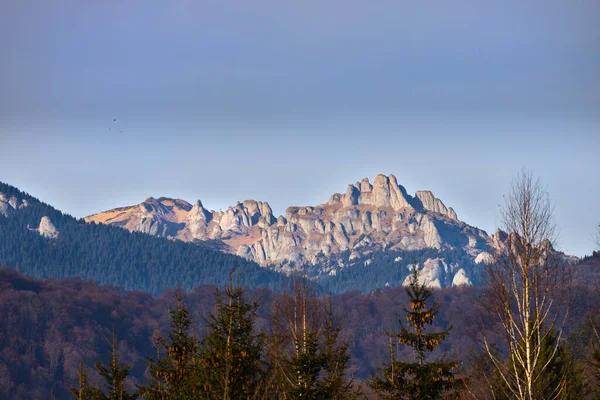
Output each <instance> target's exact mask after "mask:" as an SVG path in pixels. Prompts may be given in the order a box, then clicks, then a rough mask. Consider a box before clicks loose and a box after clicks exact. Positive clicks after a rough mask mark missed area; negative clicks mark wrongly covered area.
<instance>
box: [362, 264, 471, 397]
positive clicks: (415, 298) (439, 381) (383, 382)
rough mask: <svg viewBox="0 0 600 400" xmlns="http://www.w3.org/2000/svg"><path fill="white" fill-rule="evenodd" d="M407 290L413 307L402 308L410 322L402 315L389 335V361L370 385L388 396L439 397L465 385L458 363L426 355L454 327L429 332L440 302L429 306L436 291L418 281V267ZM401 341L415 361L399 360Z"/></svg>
mask: <svg viewBox="0 0 600 400" xmlns="http://www.w3.org/2000/svg"><path fill="white" fill-rule="evenodd" d="M406 293H407V294H408V297H409V299H410V309H407V308H403V309H404V311H405V313H406V320H407V324H408V325H407V326H406V327H405V325H404V323H403V322H402V320H401V319H400V318H399V319H398V322H399V324H400V329H399V330H398V331H397V332H391V333H390V334H388V337H389V350H390V363H389V364H386V365H384V367H383V368H382V370H381V371H380V375H377V376H375V377H374V378H373V379H372V380H371V382H370V386H371V387H372V388H373V389H374V390H375V391H376V392H378V393H381V394H383V395H384V397H383V398H385V399H410V400H424V399H440V398H442V397H444V396H445V395H448V394H449V393H451V392H453V391H457V390H460V388H462V386H463V382H462V379H457V378H456V369H457V367H458V364H457V363H456V362H454V361H447V360H444V359H442V360H439V361H432V362H428V361H427V354H428V353H430V352H431V351H433V350H434V349H435V348H436V347H438V346H439V345H440V343H441V342H442V341H443V340H444V339H446V338H447V337H448V335H449V333H450V329H451V328H449V329H447V330H445V331H441V332H429V333H427V332H426V328H427V326H428V325H431V324H432V323H433V320H434V319H435V317H436V316H437V314H438V312H439V304H438V303H437V302H434V303H433V305H432V306H431V307H430V308H427V307H428V306H427V301H428V300H429V298H430V297H431V296H432V294H433V293H432V291H431V290H430V289H428V288H427V287H426V286H425V284H424V283H419V274H418V269H417V268H416V267H415V268H414V270H413V276H412V281H411V283H410V285H409V286H408V287H407V288H406ZM398 343H399V344H402V345H405V346H408V347H411V348H412V349H413V350H414V352H415V355H416V357H415V358H416V360H415V361H413V362H405V361H399V360H397V359H396V354H395V351H394V348H395V346H396V345H397V344H398Z"/></svg>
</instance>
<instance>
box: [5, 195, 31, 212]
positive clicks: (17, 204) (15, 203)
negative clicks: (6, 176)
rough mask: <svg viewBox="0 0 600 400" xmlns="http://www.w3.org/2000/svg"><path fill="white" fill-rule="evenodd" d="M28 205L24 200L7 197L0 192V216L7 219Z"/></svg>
mask: <svg viewBox="0 0 600 400" xmlns="http://www.w3.org/2000/svg"><path fill="white" fill-rule="evenodd" d="M28 205H29V204H28V203H27V200H26V199H21V198H19V197H17V196H9V195H8V194H6V193H2V192H0V216H4V217H8V216H9V215H10V214H12V213H13V212H16V211H18V210H20V209H23V208H25V207H27V206H28Z"/></svg>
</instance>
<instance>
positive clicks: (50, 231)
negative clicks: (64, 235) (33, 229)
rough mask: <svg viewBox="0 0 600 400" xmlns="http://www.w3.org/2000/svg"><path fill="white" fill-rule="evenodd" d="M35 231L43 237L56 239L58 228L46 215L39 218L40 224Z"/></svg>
mask: <svg viewBox="0 0 600 400" xmlns="http://www.w3.org/2000/svg"><path fill="white" fill-rule="evenodd" d="M37 231H38V232H39V233H40V235H42V236H43V237H45V238H48V239H56V238H58V230H57V229H56V227H55V226H54V225H53V224H52V221H50V218H48V217H42V219H41V220H40V226H39V227H38V228H37Z"/></svg>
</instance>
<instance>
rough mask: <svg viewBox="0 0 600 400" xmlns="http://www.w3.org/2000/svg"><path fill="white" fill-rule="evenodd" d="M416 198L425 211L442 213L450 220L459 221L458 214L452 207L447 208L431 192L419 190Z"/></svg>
mask: <svg viewBox="0 0 600 400" xmlns="http://www.w3.org/2000/svg"><path fill="white" fill-rule="evenodd" d="M415 196H416V198H417V199H418V201H419V202H420V203H421V204H420V205H421V206H422V207H423V208H424V209H425V210H428V211H432V212H436V213H440V214H442V215H445V216H447V217H448V218H451V219H453V220H457V221H458V217H457V215H456V212H455V211H454V210H453V209H452V207H450V208H446V206H445V205H444V203H443V202H442V201H441V200H440V199H438V198H437V197H435V196H434V195H433V193H431V192H430V191H429V190H417V192H416V193H415Z"/></svg>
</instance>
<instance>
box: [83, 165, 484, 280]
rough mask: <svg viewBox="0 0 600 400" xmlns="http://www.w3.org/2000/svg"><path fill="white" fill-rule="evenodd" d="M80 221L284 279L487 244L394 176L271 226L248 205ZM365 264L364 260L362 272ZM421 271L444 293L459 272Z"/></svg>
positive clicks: (182, 206) (169, 203)
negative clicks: (383, 256) (396, 255)
mask: <svg viewBox="0 0 600 400" xmlns="http://www.w3.org/2000/svg"><path fill="white" fill-rule="evenodd" d="M86 221H88V222H98V223H105V224H113V225H117V226H121V227H123V228H125V229H129V230H132V231H139V232H144V233H148V234H152V235H157V236H167V237H172V238H177V239H180V240H184V241H209V242H208V243H211V244H212V245H214V246H216V247H217V248H219V249H222V250H225V251H229V252H231V253H234V254H237V255H239V256H242V257H245V258H247V259H249V260H253V261H256V262H257V263H259V264H261V265H265V266H266V265H273V266H274V267H275V268H276V269H279V270H281V271H286V272H289V271H292V270H294V269H296V268H301V267H302V266H303V265H318V264H320V263H321V262H322V261H323V260H324V259H327V258H331V257H335V256H336V255H338V254H340V253H341V252H344V251H350V252H351V255H350V257H352V258H353V259H356V258H365V257H366V256H367V255H368V254H369V253H371V252H373V251H377V250H418V249H424V248H436V249H440V250H444V249H452V248H456V247H460V248H463V249H464V250H465V251H466V252H467V253H468V254H471V255H472V256H473V257H476V256H477V255H478V254H479V253H481V252H482V251H483V250H485V249H486V248H487V246H488V242H489V241H490V238H489V237H488V236H487V234H486V233H485V232H484V231H482V230H480V229H477V228H475V227H472V226H469V225H467V224H465V223H464V222H462V221H459V220H458V218H457V216H456V213H455V212H454V210H453V209H452V208H447V207H446V206H445V205H444V203H443V202H442V201H441V200H440V199H438V198H436V197H435V196H434V195H433V193H431V192H430V191H418V192H417V193H416V195H415V196H414V197H413V196H410V195H409V194H408V193H407V192H406V189H405V188H404V187H403V186H401V185H399V184H398V181H397V179H396V177H395V176H394V175H389V176H385V175H377V176H376V177H375V179H374V181H373V183H372V184H371V183H370V182H369V179H367V178H365V179H363V180H362V181H360V182H356V183H354V184H350V185H348V187H347V189H346V192H345V193H342V194H340V193H336V194H334V195H332V196H331V197H330V198H329V200H328V201H327V202H326V203H324V204H321V205H317V206H305V207H288V208H287V209H286V210H285V215H282V216H279V217H277V218H276V217H275V216H274V215H273V211H272V209H271V207H270V206H269V204H268V203H266V202H260V201H255V200H245V201H243V202H238V203H237V204H235V205H234V206H231V207H228V208H227V209H226V210H225V211H210V210H208V209H206V208H204V206H203V205H202V202H200V201H197V202H196V203H195V204H194V205H193V206H192V205H191V204H189V203H187V202H185V201H183V200H173V199H167V198H159V199H153V198H149V199H147V200H146V201H144V202H143V203H141V204H139V205H137V206H131V207H124V208H118V209H115V210H110V211H106V212H103V213H100V214H95V215H92V216H89V217H87V218H86ZM367 258H368V257H367ZM367 258H365V259H364V260H363V264H364V265H366V266H368V265H369V263H368V262H367V261H368V260H367ZM338 267H339V268H343V265H342V264H340V265H339V266H338ZM338 267H336V268H338ZM424 271H425V272H426V273H427V274H429V275H431V276H430V277H429V278H428V279H429V280H430V283H429V284H430V285H432V286H439V287H443V286H448V285H452V284H454V282H453V277H454V276H455V274H456V273H457V272H456V271H459V269H458V268H454V267H452V268H450V267H449V266H446V265H445V264H444V261H443V260H437V261H435V262H433V261H432V262H430V263H429V264H428V263H425V265H424ZM436 271H438V272H439V271H443V273H442V272H439V273H438V272H436ZM323 274H331V275H334V274H335V269H334V270H332V269H328V270H323ZM460 274H461V275H460V276H459V277H458V278H456V284H468V283H470V280H469V278H468V277H467V276H466V275H464V274H465V271H464V270H463V272H462V273H460ZM429 275H428V276H429ZM438 275H439V276H438ZM463 275H464V277H463Z"/></svg>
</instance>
